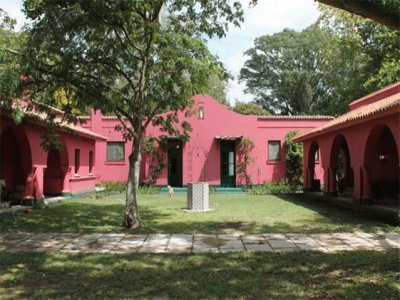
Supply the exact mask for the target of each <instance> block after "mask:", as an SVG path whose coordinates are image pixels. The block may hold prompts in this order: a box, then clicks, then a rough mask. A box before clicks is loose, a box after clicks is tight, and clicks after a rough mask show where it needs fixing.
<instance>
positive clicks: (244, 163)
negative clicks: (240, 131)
mask: <svg viewBox="0 0 400 300" xmlns="http://www.w3.org/2000/svg"><path fill="white" fill-rule="evenodd" d="M253 149H254V142H253V141H252V140H251V139H250V138H248V137H243V138H242V139H241V140H240V142H239V144H238V146H237V151H238V161H237V166H236V173H237V176H238V177H239V178H241V179H243V180H244V183H245V186H250V185H251V175H250V174H249V171H248V167H249V166H250V165H251V164H254V162H255V159H254V158H253V157H252V156H251V155H252V151H253Z"/></svg>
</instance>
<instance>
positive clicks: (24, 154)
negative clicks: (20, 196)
mask: <svg viewBox="0 0 400 300" xmlns="http://www.w3.org/2000/svg"><path fill="white" fill-rule="evenodd" d="M0 145H1V149H0V179H3V180H4V182H5V184H6V188H7V189H8V190H10V191H13V192H16V191H19V192H21V193H24V192H25V186H26V179H27V176H28V175H29V174H30V172H31V170H32V155H31V148H30V145H29V141H28V138H27V136H26V134H25V132H24V130H22V129H21V128H19V127H18V126H13V125H8V126H6V127H5V128H4V129H3V130H2V132H1V135H0Z"/></svg>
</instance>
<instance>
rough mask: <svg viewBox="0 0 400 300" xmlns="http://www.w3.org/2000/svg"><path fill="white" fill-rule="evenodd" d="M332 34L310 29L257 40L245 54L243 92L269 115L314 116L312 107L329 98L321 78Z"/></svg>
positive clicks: (315, 27)
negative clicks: (325, 50)
mask: <svg viewBox="0 0 400 300" xmlns="http://www.w3.org/2000/svg"><path fill="white" fill-rule="evenodd" d="M331 42H332V41H331V35H330V34H329V33H328V32H327V31H326V30H322V29H320V28H318V27H317V26H311V27H309V28H306V29H305V30H303V31H301V32H296V31H294V30H291V29H284V30H283V31H282V32H279V33H275V34H273V35H264V36H261V37H259V38H257V39H256V40H255V42H254V47H253V48H250V49H249V50H247V51H246V52H245V54H246V55H247V56H248V57H249V59H248V60H247V61H246V62H245V65H244V67H243V68H242V69H241V71H240V81H245V82H246V86H247V88H246V90H245V91H246V92H248V93H251V94H254V95H255V99H256V103H258V104H260V105H262V106H263V108H264V109H266V110H267V111H269V112H270V113H280V114H285V115H287V114H291V115H293V114H315V113H318V112H317V111H316V110H315V106H316V104H317V103H318V102H320V101H322V99H324V98H325V97H327V96H328V94H327V91H326V90H323V89H322V88H321V87H323V85H322V82H321V79H322V72H323V70H324V69H323V68H324V65H325V57H324V54H323V52H322V51H321V49H324V48H326V47H332V46H334V45H331Z"/></svg>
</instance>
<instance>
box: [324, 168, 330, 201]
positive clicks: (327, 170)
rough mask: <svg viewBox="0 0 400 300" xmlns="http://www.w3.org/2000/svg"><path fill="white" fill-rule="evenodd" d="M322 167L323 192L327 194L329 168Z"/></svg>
mask: <svg viewBox="0 0 400 300" xmlns="http://www.w3.org/2000/svg"><path fill="white" fill-rule="evenodd" d="M323 169H324V191H323V192H324V194H325V195H327V194H328V193H329V183H330V182H329V168H328V167H323Z"/></svg>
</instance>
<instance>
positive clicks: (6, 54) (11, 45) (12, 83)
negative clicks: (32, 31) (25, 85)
mask: <svg viewBox="0 0 400 300" xmlns="http://www.w3.org/2000/svg"><path fill="white" fill-rule="evenodd" d="M14 25H15V20H13V19H11V18H10V17H9V16H8V14H7V13H6V12H5V11H4V10H2V9H0V105H1V106H10V104H11V100H12V99H13V98H14V97H16V96H18V95H19V93H20V92H21V85H20V83H21V80H20V77H21V75H22V65H23V64H22V59H21V55H20V52H21V49H22V48H23V46H24V41H25V34H24V33H17V32H15V31H13V29H14Z"/></svg>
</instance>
